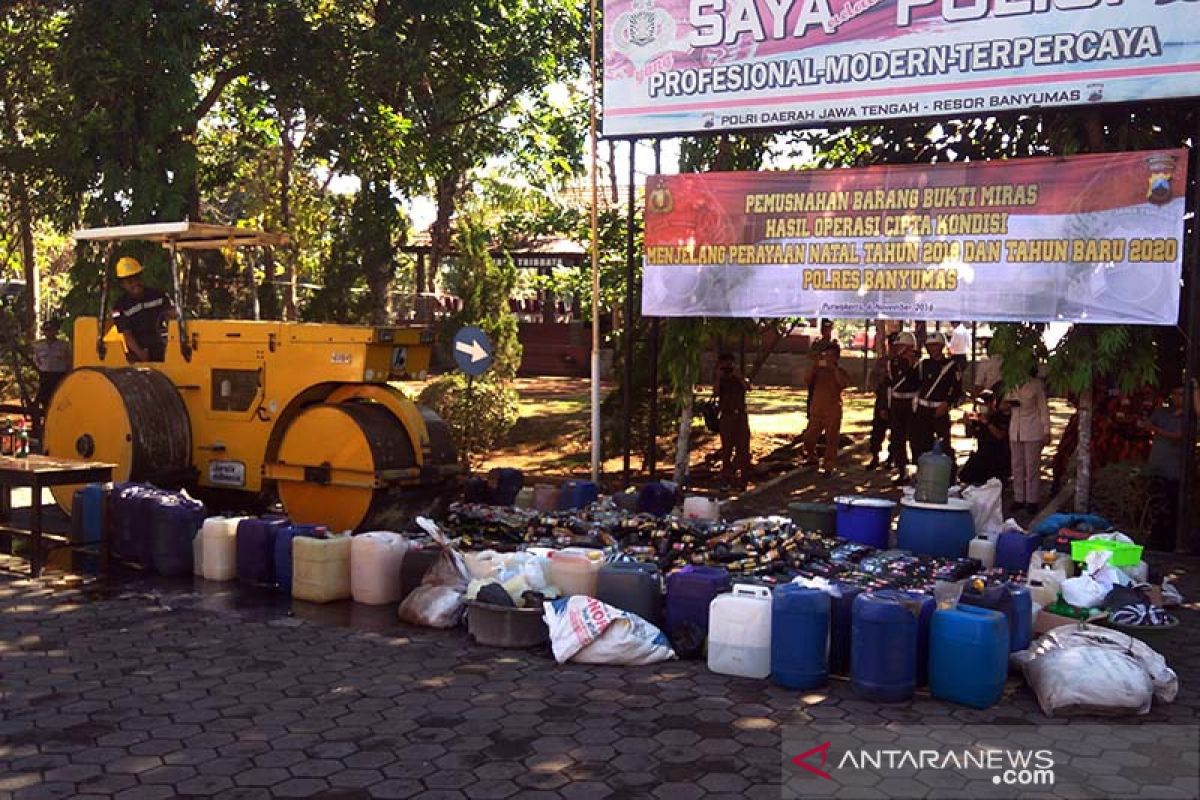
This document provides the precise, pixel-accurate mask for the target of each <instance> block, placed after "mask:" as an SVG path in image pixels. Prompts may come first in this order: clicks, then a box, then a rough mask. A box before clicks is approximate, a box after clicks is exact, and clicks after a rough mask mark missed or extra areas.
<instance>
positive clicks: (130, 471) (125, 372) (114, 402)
mask: <svg viewBox="0 0 1200 800" xmlns="http://www.w3.org/2000/svg"><path fill="white" fill-rule="evenodd" d="M43 449H44V451H45V453H46V455H49V456H59V457H62V458H82V459H88V460H91V461H107V462H109V463H112V464H116V465H117V466H116V468H115V469H114V470H113V480H114V481H154V482H155V483H157V484H159V485H163V486H170V485H172V484H179V483H180V482H182V481H183V480H184V479H185V478H186V476H187V475H188V474H189V473H190V471H191V457H192V427H191V421H190V420H189V418H188V413H187V408H186V407H185V406H184V404H183V400H182V399H180V397H179V392H178V391H177V390H176V388H175V386H174V384H172V383H171V381H170V379H169V378H167V376H165V375H163V374H162V373H161V372H158V371H157V370H153V369H145V368H134V367H122V368H117V369H103V368H90V367H89V368H85V369H77V370H75V371H74V372H71V373H70V374H68V375H67V377H65V378H63V380H62V383H60V384H59V385H58V388H57V389H56V390H55V392H54V396H53V398H51V400H50V405H49V407H48V408H47V409H46V428H45V435H44V446H43ZM77 488H79V487H77V486H57V487H55V488H54V489H53V490H52V491H53V493H54V499H55V501H56V502H57V503H58V504H59V506H61V507H62V508H63V510H64V511H67V512H68V513H70V510H71V498H72V496H73V495H74V493H75V490H76V489H77Z"/></svg>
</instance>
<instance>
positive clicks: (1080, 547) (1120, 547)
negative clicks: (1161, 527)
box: [1071, 539, 1142, 567]
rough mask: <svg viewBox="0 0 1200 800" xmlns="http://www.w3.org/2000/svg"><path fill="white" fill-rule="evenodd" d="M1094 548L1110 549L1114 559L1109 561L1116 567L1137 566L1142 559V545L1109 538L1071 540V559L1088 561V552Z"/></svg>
mask: <svg viewBox="0 0 1200 800" xmlns="http://www.w3.org/2000/svg"><path fill="white" fill-rule="evenodd" d="M1094 550H1108V551H1110V552H1111V553H1112V559H1111V560H1110V561H1109V562H1108V563H1110V564H1112V565H1113V566H1114V567H1136V566H1137V565H1138V563H1139V562H1140V561H1141V560H1142V546H1141V545H1140V544H1127V543H1125V542H1111V541H1109V540H1107V539H1081V540H1076V541H1073V542H1071V560H1072V561H1086V560H1087V554H1088V553H1091V552H1092V551H1094Z"/></svg>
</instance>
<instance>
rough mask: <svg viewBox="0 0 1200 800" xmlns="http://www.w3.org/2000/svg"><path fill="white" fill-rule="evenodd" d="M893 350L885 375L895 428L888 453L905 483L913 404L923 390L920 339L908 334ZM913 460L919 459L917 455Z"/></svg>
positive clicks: (889, 420)
mask: <svg viewBox="0 0 1200 800" xmlns="http://www.w3.org/2000/svg"><path fill="white" fill-rule="evenodd" d="M891 350H892V356H891V358H889V359H888V362H887V372H886V374H885V376H884V377H885V379H886V381H887V407H888V423H889V424H890V425H891V428H890V431H891V446H890V450H889V451H888V452H889V454H890V458H889V460H890V461H891V462H892V466H893V467H895V468H896V469H897V470H898V471H899V475H897V477H896V480H897V482H901V481H903V480H904V479H905V477H906V472H907V470H908V447H909V438H908V434H909V428H910V427H911V425H912V416H913V401H914V400H916V399H917V390H918V389H919V388H921V384H920V381H919V380H918V379H917V339H916V337H915V336H913V335H912V334H911V333H909V332H908V331H904V332H902V333H900V334H898V335H897V336H896V341H895V342H894V343H893V344H892V347H891ZM914 453H915V451H914ZM913 458H914V460H915V458H916V456H915V454H914V456H913Z"/></svg>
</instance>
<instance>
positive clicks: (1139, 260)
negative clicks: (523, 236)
mask: <svg viewBox="0 0 1200 800" xmlns="http://www.w3.org/2000/svg"><path fill="white" fill-rule="evenodd" d="M1186 176H1187V151H1186V150H1182V149H1181V150H1155V151H1146V152H1140V153H1112V154H1102V155H1086V156H1074V157H1071V158H1027V159H1011V160H1007V161H987V162H974V163H959V164H936V165H913V166H879V167H867V168H864V169H831V170H805V171H798V172H708V173H691V174H684V175H670V176H652V177H650V178H649V180H648V182H647V186H646V237H645V238H646V254H645V269H644V274H643V288H642V313H643V314H646V315H647V316H667V317H670V316H693V317H700V316H712V317H789V316H817V315H821V316H828V317H860V318H869V317H881V318H886V317H891V318H900V319H913V318H918V319H955V320H956V319H964V320H989V321H1009V320H1012V321H1019V320H1028V321H1041V322H1054V321H1067V322H1093V323H1145V324H1151V325H1174V324H1176V320H1177V318H1178V314H1179V277H1180V268H1181V263H1182V256H1183V227H1184V226H1183V216H1184V189H1185V185H1186Z"/></svg>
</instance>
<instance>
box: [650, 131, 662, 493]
mask: <svg viewBox="0 0 1200 800" xmlns="http://www.w3.org/2000/svg"><path fill="white" fill-rule="evenodd" d="M654 174H655V175H661V174H662V139H661V138H656V139H655V140H654ZM647 185H648V184H647ZM659 325H660V323H659V319H658V317H651V318H650V441H649V442H647V448H646V461H647V464H646V471H647V472H648V473H649V474H650V480H654V479H655V475H656V473H657V472H658V337H659Z"/></svg>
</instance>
